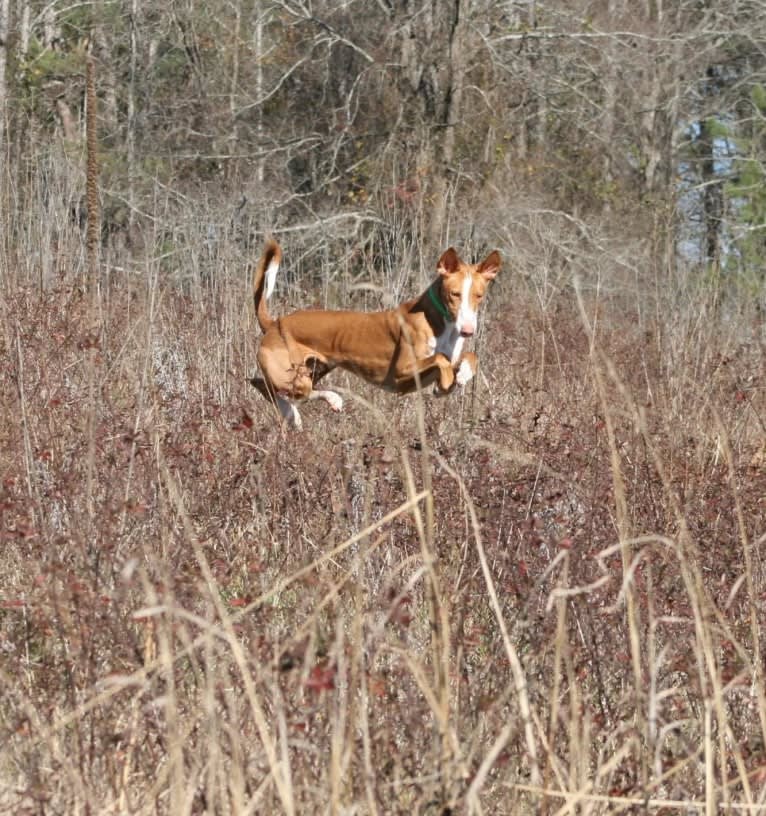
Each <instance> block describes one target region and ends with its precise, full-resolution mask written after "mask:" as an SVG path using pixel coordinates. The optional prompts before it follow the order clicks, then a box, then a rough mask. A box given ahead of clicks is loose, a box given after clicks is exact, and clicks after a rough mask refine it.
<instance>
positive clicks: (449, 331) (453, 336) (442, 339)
mask: <svg viewBox="0 0 766 816" xmlns="http://www.w3.org/2000/svg"><path fill="white" fill-rule="evenodd" d="M464 342H465V340H464V338H463V337H461V336H460V332H459V331H458V330H457V329H456V328H455V326H454V325H452V326H446V327H445V329H444V331H443V332H442V333H441V334H439V335H434V336H433V337H432V338H431V341H430V344H429V345H431V347H432V349H433V351H432V354H443V355H444V356H445V357H447V358H448V359H449V361H450V362H451V363H453V364H454V363H457V361H458V360H459V359H460V355H461V353H462V351H463V343H464Z"/></svg>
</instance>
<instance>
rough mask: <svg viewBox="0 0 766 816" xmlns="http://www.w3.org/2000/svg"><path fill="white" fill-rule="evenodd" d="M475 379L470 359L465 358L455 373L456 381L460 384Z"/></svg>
mask: <svg viewBox="0 0 766 816" xmlns="http://www.w3.org/2000/svg"><path fill="white" fill-rule="evenodd" d="M472 379H473V369H472V368H471V364H470V363H469V362H468V360H463V362H462V363H460V368H458V370H457V374H456V375H455V382H456V383H457V384H458V385H460V386H463V385H466V383H469V382H470V381H471V380H472Z"/></svg>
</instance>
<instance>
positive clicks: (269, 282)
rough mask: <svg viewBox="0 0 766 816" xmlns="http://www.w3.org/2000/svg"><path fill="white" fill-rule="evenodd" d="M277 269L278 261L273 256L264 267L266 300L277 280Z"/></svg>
mask: <svg viewBox="0 0 766 816" xmlns="http://www.w3.org/2000/svg"><path fill="white" fill-rule="evenodd" d="M278 270H279V261H278V260H276V258H274V259H272V261H271V262H270V263H269V265H268V266H267V267H266V300H268V299H269V298H270V297H271V293H272V292H273V291H274V284H275V283H276V281H277V271H278Z"/></svg>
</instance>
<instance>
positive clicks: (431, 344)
mask: <svg viewBox="0 0 766 816" xmlns="http://www.w3.org/2000/svg"><path fill="white" fill-rule="evenodd" d="M435 352H436V338H435V337H429V338H428V356H429V357H430V356H431V355H432V354H434V353H435Z"/></svg>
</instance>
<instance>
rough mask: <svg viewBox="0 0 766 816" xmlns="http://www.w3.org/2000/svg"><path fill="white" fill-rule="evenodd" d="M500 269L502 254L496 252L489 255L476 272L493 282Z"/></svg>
mask: <svg viewBox="0 0 766 816" xmlns="http://www.w3.org/2000/svg"><path fill="white" fill-rule="evenodd" d="M499 269H500V253H499V252H498V251H497V250H495V251H494V252H491V253H490V254H489V255H487V257H486V258H485V259H484V260H483V261H482V262H481V263H480V264H479V268H478V269H477V270H476V271H477V272H478V273H479V274H480V275H483V276H484V277H485V278H486V279H487V280H492V278H494V277H495V275H497V272H498V270H499Z"/></svg>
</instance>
